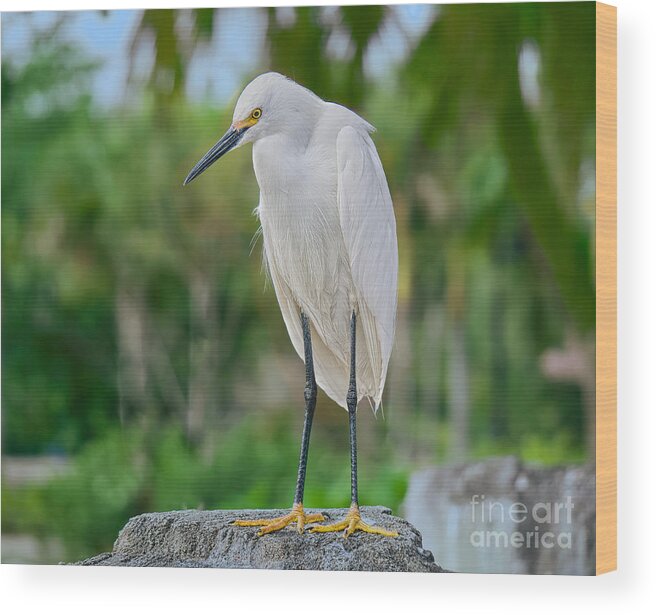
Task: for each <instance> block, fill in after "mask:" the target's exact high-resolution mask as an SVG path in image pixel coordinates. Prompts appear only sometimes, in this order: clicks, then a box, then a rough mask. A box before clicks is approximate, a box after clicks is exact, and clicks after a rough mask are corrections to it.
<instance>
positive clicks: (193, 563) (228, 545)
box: [78, 506, 446, 572]
mask: <svg viewBox="0 0 656 615" xmlns="http://www.w3.org/2000/svg"><path fill="white" fill-rule="evenodd" d="M286 512H288V511H284V510H208V511H200V510H182V511H174V512H162V513H148V514H144V515H139V516H138V517H133V518H132V519H130V520H129V521H128V523H127V525H126V526H125V527H124V528H123V529H122V530H121V532H120V533H119V536H118V539H117V540H116V542H115V543H114V549H113V551H112V552H111V553H103V554H101V555H97V556H95V557H91V558H89V559H87V560H84V561H82V562H78V564H79V565H82V566H160V567H187V568H188V567H194V568H196V567H198V568H200V567H203V568H269V569H277V570H370V571H381V572H446V571H445V570H443V569H442V568H441V567H440V566H438V565H437V564H436V563H435V560H434V559H433V555H432V554H431V552H430V551H427V550H426V549H424V548H423V547H422V542H421V535H420V534H419V532H418V531H417V530H416V529H415V528H414V527H413V526H412V525H410V524H409V523H408V522H407V521H405V520H404V519H401V518H399V517H394V516H393V515H392V514H391V511H390V510H389V509H388V508H384V507H382V506H363V507H362V508H361V513H362V517H363V519H364V520H365V521H366V522H367V523H370V524H373V525H379V526H382V527H384V528H386V529H390V530H395V531H397V532H398V533H399V536H398V537H396V538H389V537H383V536H377V535H372V534H366V533H363V532H356V533H355V534H353V535H352V536H350V537H349V538H348V539H344V538H343V536H342V533H341V532H330V533H322V534H313V533H310V532H308V531H307V530H306V531H305V532H304V533H303V534H299V533H298V531H297V530H296V527H295V526H290V527H287V528H284V529H283V530H281V531H279V532H274V533H272V534H268V535H266V536H262V537H258V536H256V534H257V530H258V528H256V527H236V526H234V525H231V522H232V521H234V520H235V519H238V518H239V519H261V518H265V517H276V516H279V515H282V514H285V513H286ZM308 512H322V513H323V514H324V515H325V516H326V518H327V519H328V520H332V521H335V520H338V519H341V518H342V517H343V516H344V515H345V514H346V512H347V510H346V509H328V510H319V509H317V510H311V511H308Z"/></svg>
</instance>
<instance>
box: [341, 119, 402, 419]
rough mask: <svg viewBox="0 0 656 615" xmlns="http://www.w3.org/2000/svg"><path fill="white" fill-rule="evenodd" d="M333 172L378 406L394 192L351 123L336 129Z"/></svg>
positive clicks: (388, 326) (387, 326) (392, 267)
mask: <svg viewBox="0 0 656 615" xmlns="http://www.w3.org/2000/svg"><path fill="white" fill-rule="evenodd" d="M337 173H338V185H337V197H338V204H339V216H340V223H341V227H342V233H343V236H344V242H345V245H346V250H347V253H348V257H349V262H350V266H351V275H352V278H353V282H354V284H355V287H356V289H357V294H358V296H357V300H358V308H359V315H358V316H359V317H358V325H359V327H360V329H361V331H362V333H363V337H364V339H365V341H366V345H367V353H368V356H369V361H370V366H371V370H372V372H373V376H374V379H375V385H376V386H375V393H374V395H373V398H374V401H375V403H376V406H378V405H379V403H380V399H381V397H382V394H383V387H384V385H385V377H386V375H387V365H388V363H389V358H390V354H391V352H392V343H393V340H394V327H395V322H396V294H397V277H398V248H397V242H396V220H395V218H394V209H393V207H392V197H391V196H390V192H389V188H388V186H387V179H386V178H385V172H384V171H383V165H382V164H381V162H380V158H379V156H378V152H377V151H376V147H375V145H374V143H373V141H372V140H371V137H370V136H369V135H368V134H367V133H366V132H364V131H359V130H357V129H355V128H353V127H350V126H347V127H345V128H342V130H340V132H339V135H338V137H337ZM360 352H362V351H360Z"/></svg>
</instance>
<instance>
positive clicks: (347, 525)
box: [310, 504, 399, 538]
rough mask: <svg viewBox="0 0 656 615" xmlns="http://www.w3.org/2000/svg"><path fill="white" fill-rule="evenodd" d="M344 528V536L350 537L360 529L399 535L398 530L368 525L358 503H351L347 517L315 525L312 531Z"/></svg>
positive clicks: (385, 534) (392, 535)
mask: <svg viewBox="0 0 656 615" xmlns="http://www.w3.org/2000/svg"><path fill="white" fill-rule="evenodd" d="M342 530H344V538H348V537H349V536H350V535H351V534H353V532H356V531H358V530H360V531H361V532H367V533H368V534H380V535H381V536H391V537H395V536H398V535H399V534H398V532H392V531H389V530H384V529H383V528H382V527H376V526H374V525H368V524H367V523H365V522H364V521H363V520H362V518H361V517H360V509H359V508H358V506H357V505H356V504H353V505H351V508H350V509H349V511H348V513H347V515H346V517H344V519H342V520H341V521H338V522H337V523H331V524H330V525H315V526H314V527H312V528H310V531H311V532H340V531H342Z"/></svg>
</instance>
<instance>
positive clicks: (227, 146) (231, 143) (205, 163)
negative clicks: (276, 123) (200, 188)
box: [182, 125, 249, 186]
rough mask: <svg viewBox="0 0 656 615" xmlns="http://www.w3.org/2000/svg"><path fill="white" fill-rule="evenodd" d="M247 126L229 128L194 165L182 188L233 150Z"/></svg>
mask: <svg viewBox="0 0 656 615" xmlns="http://www.w3.org/2000/svg"><path fill="white" fill-rule="evenodd" d="M248 128H249V126H244V125H241V126H237V127H235V126H231V127H230V129H229V130H228V132H226V133H225V134H224V135H223V136H222V137H221V138H220V139H219V141H218V142H217V143H216V144H215V145H214V147H212V149H210V151H209V152H207V154H205V155H204V156H203V157H202V158H201V159H200V160H199V161H198V163H197V164H196V166H195V167H194V168H193V169H191V171H190V172H189V175H187V178H186V179H185V180H184V182H183V184H182V185H183V186H186V185H187V184H188V183H189V182H191V181H192V180H193V179H195V178H196V177H198V176H199V175H200V174H201V173H202V172H203V171H205V169H208V168H209V167H211V166H212V165H213V164H214V163H215V162H216V161H217V160H218V159H219V158H221V156H223V155H224V154H227V153H228V152H229V151H230V150H231V149H234V148H235V147H236V146H237V144H238V143H239V140H240V139H241V137H242V135H243V134H244V133H245V132H246V131H247V130H248Z"/></svg>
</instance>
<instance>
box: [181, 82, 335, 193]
mask: <svg viewBox="0 0 656 615" xmlns="http://www.w3.org/2000/svg"><path fill="white" fill-rule="evenodd" d="M321 102H322V101H321V99H320V98H318V97H317V96H316V95H314V94H313V93H312V92H310V91H309V90H307V89H305V88H304V87H302V86H300V85H298V84H297V83H295V82H294V81H292V80H291V79H288V78H287V77H284V76H283V75H280V74H279V73H264V74H263V75H260V76H259V77H256V78H255V79H253V81H251V82H250V83H249V84H248V85H247V86H246V87H245V88H244V91H243V92H242V93H241V95H240V96H239V100H237V104H236V105H235V111H234V114H233V117H232V125H231V126H230V128H229V129H228V132H226V133H225V134H224V135H223V137H221V139H219V141H218V142H217V143H216V144H215V145H214V147H212V149H210V150H209V151H208V152H207V153H206V154H205V155H204V156H203V157H202V158H201V160H200V161H199V162H198V164H196V166H195V167H194V168H193V169H192V170H191V172H190V173H189V175H187V178H186V179H185V181H184V185H187V184H188V183H189V182H190V181H192V180H193V179H194V178H196V177H198V176H199V175H200V174H201V173H202V172H203V171H205V169H207V168H208V167H210V166H211V165H212V164H213V163H214V162H216V161H217V160H218V159H219V158H221V156H223V155H224V154H226V153H228V152H229V151H230V150H232V149H235V148H237V147H239V146H241V145H243V144H244V143H250V142H254V141H257V140H258V139H262V138H264V137H267V136H270V135H275V134H277V133H280V132H284V131H287V132H290V133H291V132H292V131H299V130H304V129H306V128H309V127H311V124H312V118H313V115H314V113H316V109H317V106H318V105H320V104H321Z"/></svg>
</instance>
